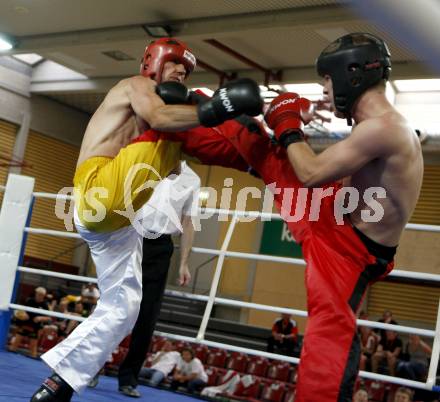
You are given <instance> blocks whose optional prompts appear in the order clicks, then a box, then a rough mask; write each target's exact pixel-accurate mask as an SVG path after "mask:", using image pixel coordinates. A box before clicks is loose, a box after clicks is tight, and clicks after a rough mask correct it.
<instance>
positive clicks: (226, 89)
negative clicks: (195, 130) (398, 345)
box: [197, 78, 264, 127]
mask: <svg viewBox="0 0 440 402" xmlns="http://www.w3.org/2000/svg"><path fill="white" fill-rule="evenodd" d="M263 104H264V102H263V99H262V98H261V96H260V88H259V87H258V85H257V83H256V82H255V81H253V80H251V79H249V78H240V79H238V80H234V81H230V82H228V83H227V84H226V85H225V86H223V87H221V88H219V89H217V91H215V92H214V95H213V96H212V98H211V99H210V100H208V101H207V102H204V103H200V104H198V105H197V114H198V117H199V121H200V124H201V125H202V126H205V127H214V126H218V125H219V124H221V123H223V122H224V121H226V120H230V119H233V118H235V117H237V116H240V115H241V114H247V115H250V116H258V115H259V114H260V113H261V112H262V110H263Z"/></svg>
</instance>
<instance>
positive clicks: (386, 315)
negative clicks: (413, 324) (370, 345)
mask: <svg viewBox="0 0 440 402" xmlns="http://www.w3.org/2000/svg"><path fill="white" fill-rule="evenodd" d="M378 322H383V323H384V324H393V325H398V324H397V321H395V320H394V319H393V313H392V312H391V311H390V310H385V311H384V312H383V315H382V318H381V319H379V320H378ZM374 332H375V333H376V334H377V336H378V337H379V341H380V340H381V339H385V332H386V330H385V329H379V328H376V329H375V330H374Z"/></svg>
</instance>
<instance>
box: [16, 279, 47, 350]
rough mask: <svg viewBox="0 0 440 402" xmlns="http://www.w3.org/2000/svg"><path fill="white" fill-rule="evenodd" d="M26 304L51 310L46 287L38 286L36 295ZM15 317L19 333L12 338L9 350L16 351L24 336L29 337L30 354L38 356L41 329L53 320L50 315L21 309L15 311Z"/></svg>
mask: <svg viewBox="0 0 440 402" xmlns="http://www.w3.org/2000/svg"><path fill="white" fill-rule="evenodd" d="M24 304H25V306H28V307H33V308H38V309H43V310H49V304H48V303H47V301H46V289H45V288H43V287H38V288H36V289H35V293H34V296H33V297H30V298H29V299H27V300H26V302H25V303H24ZM14 317H15V324H16V326H17V333H16V335H15V337H14V338H13V339H12V342H11V345H10V347H9V350H10V351H11V352H16V351H17V349H18V348H19V347H20V345H21V343H22V342H23V338H24V337H28V338H29V353H30V356H31V357H34V358H36V357H38V336H39V331H40V329H41V328H42V327H43V324H47V323H50V322H51V319H50V317H48V316H43V315H38V314H35V313H27V312H25V311H20V310H19V311H17V312H16V313H15V315H14Z"/></svg>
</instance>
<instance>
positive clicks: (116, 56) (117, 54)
mask: <svg viewBox="0 0 440 402" xmlns="http://www.w3.org/2000/svg"><path fill="white" fill-rule="evenodd" d="M102 54H104V55H106V56H107V57H110V58H111V59H113V60H116V61H127V60H136V59H135V58H134V57H133V56H129V55H128V54H127V53H124V52H121V51H120V50H109V51H107V52H102Z"/></svg>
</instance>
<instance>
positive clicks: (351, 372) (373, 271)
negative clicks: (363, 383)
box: [338, 258, 388, 402]
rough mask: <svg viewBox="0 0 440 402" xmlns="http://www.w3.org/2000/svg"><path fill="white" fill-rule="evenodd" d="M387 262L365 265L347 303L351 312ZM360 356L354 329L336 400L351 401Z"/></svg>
mask: <svg viewBox="0 0 440 402" xmlns="http://www.w3.org/2000/svg"><path fill="white" fill-rule="evenodd" d="M387 264H388V262H387V261H385V260H383V259H380V258H378V259H377V262H376V264H373V265H368V266H367V267H365V269H364V270H363V272H362V273H361V275H360V276H359V279H358V281H357V283H356V286H355V287H354V290H353V293H352V295H351V297H350V300H349V302H348V304H349V305H350V307H351V309H352V310H353V312H354V313H355V314H356V311H357V309H358V307H359V305H360V303H361V301H362V297H363V295H364V293H365V291H366V290H367V287H368V285H369V284H370V283H371V282H372V281H374V280H377V279H378V278H380V277H381V276H382V275H383V274H384V273H385V272H386V267H387ZM360 358H361V346H360V341H359V335H358V333H357V331H355V333H354V336H353V342H352V343H351V347H350V352H349V354H348V360H347V365H346V367H345V371H344V377H343V379H342V383H341V387H340V389H339V396H338V402H351V401H352V397H353V389H354V384H355V381H356V377H357V375H358V371H359V361H360Z"/></svg>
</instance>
